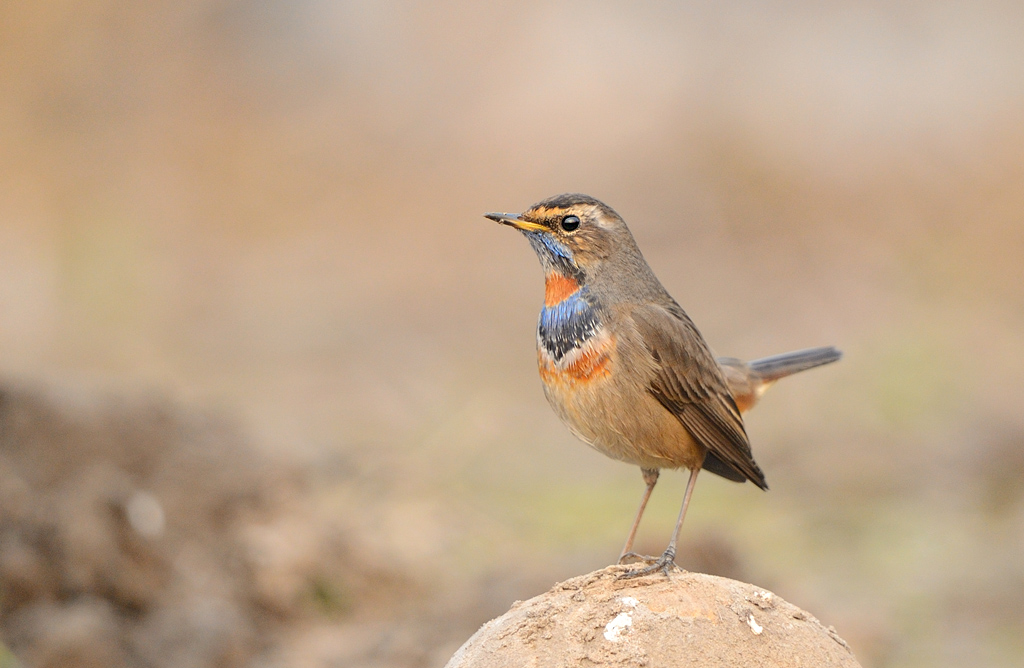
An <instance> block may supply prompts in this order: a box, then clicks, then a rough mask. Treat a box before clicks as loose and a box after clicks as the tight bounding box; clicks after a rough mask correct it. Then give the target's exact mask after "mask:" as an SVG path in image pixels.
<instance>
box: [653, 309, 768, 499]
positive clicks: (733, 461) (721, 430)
mask: <svg viewBox="0 0 1024 668" xmlns="http://www.w3.org/2000/svg"><path fill="white" fill-rule="evenodd" d="M633 320H634V322H636V325H637V328H638V329H639V331H640V334H641V336H642V337H643V340H644V342H645V343H646V345H647V349H648V350H649V351H650V353H651V355H652V356H653V357H654V361H655V363H656V365H657V371H656V372H655V377H654V379H653V380H652V381H651V385H650V387H649V388H648V389H649V391H650V393H651V394H652V395H654V397H655V398H656V399H657V400H658V401H659V402H661V405H662V406H664V407H665V408H666V409H668V410H669V411H670V412H671V413H672V414H673V415H675V416H676V417H677V418H678V419H679V421H680V422H682V424H683V426H684V427H686V430H687V431H689V432H690V435H691V436H693V438H694V439H695V440H696V441H697V442H698V443H700V444H701V445H703V446H704V447H705V448H707V451H708V453H707V458H706V460H705V462H704V468H705V469H707V470H709V471H711V472H712V473H717V474H718V475H721V476H723V477H725V478H729V479H730V480H737V481H742V480H744V479H746V480H749V481H751V482H752V483H754V484H755V485H757V486H758V487H760V488H761V489H768V485H767V483H766V482H765V479H764V474H763V473H762V472H761V469H760V468H759V467H758V466H757V463H756V462H754V456H753V454H752V453H751V452H750V443H749V441H747V433H746V431H745V430H744V429H743V418H742V417H740V411H739V409H738V408H737V407H736V402H735V401H734V400H733V398H732V394H730V393H729V388H728V386H727V385H726V382H725V378H724V377H723V376H722V372H721V370H720V369H719V368H718V363H717V362H716V361H715V358H714V356H713V355H712V354H711V351H710V350H709V349H708V346H707V344H706V343H705V342H704V338H703V337H702V336H701V335H700V332H698V331H697V328H696V327H695V326H694V324H693V322H692V321H691V320H690V318H689V316H687V315H686V313H685V312H683V310H682V309H681V308H679V306H678V305H676V304H671V305H670V306H668V307H662V306H656V305H648V306H643V307H640V308H638V309H636V310H635V311H634V312H633Z"/></svg>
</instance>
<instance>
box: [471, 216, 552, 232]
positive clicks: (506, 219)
mask: <svg viewBox="0 0 1024 668" xmlns="http://www.w3.org/2000/svg"><path fill="white" fill-rule="evenodd" d="M484 218H490V219H491V220H493V221H494V222H496V223H501V224H502V225H509V226H511V227H514V228H516V229H517V230H522V231H524V232H544V231H546V230H547V229H548V228H547V227H545V226H544V225H539V224H537V223H532V222H530V221H528V220H526V219H524V218H523V215H522V214H520V213H485V214H484Z"/></svg>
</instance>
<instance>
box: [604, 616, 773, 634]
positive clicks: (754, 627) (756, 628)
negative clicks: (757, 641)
mask: <svg viewBox="0 0 1024 668" xmlns="http://www.w3.org/2000/svg"><path fill="white" fill-rule="evenodd" d="M747 626H749V627H750V630H751V631H753V632H754V635H755V636H759V635H761V631H764V627H763V626H761V625H760V624H758V623H757V620H756V619H754V615H753V613H751V614H748V615H747ZM605 635H608V633H607V632H605Z"/></svg>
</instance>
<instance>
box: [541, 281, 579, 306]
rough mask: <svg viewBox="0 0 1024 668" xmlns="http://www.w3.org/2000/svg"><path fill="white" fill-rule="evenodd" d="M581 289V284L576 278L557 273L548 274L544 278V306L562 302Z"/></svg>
mask: <svg viewBox="0 0 1024 668" xmlns="http://www.w3.org/2000/svg"><path fill="white" fill-rule="evenodd" d="M579 289H580V284H579V283H577V282H576V279H574V278H569V277H568V276H563V275H562V274H556V273H551V274H548V275H547V277H546V278H545V279H544V306H554V305H556V304H561V303H562V302H563V301H565V300H566V298H567V297H569V296H570V295H572V294H575V293H576V291H577V290H579Z"/></svg>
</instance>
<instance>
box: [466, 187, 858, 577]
mask: <svg viewBox="0 0 1024 668" xmlns="http://www.w3.org/2000/svg"><path fill="white" fill-rule="evenodd" d="M485 215H486V217H487V218H490V219H491V220H494V221H497V222H499V223H502V224H504V225H509V226H511V227H514V228H516V229H517V230H519V231H520V232H522V233H523V234H524V235H525V236H526V238H527V240H529V242H530V245H531V246H532V247H533V250H534V251H535V252H536V253H537V257H539V258H540V263H541V266H542V267H543V269H544V307H543V309H541V312H540V320H539V322H538V324H537V362H538V364H539V367H540V377H541V380H542V381H543V384H544V394H545V395H546V396H547V399H548V402H549V403H550V404H551V407H552V408H553V409H554V411H555V413H557V414H558V417H560V418H561V419H562V421H563V422H564V423H565V424H566V425H567V426H568V427H569V430H570V431H571V432H572V433H573V434H575V435H576V436H577V437H579V438H580V439H581V440H582V441H584V442H585V443H587V444H589V445H590V446H592V447H594V448H595V449H597V450H598V451H600V452H602V453H604V454H605V455H608V456H609V457H612V458H614V459H618V460H620V461H624V462H628V463H631V464H636V465H638V466H639V467H640V470H641V472H642V473H643V479H644V482H645V483H646V484H647V488H646V490H645V491H644V493H643V497H642V499H641V501H640V508H639V509H638V511H637V514H636V519H635V520H634V521H633V526H632V528H631V529H630V531H629V535H628V537H627V538H626V544H625V546H624V547H623V549H622V553H621V555H620V557H619V562H620V563H621V562H622V561H623V560H624V559H626V558H627V557H631V556H632V557H639V555H635V554H633V553H632V552H631V550H632V547H633V539H634V538H635V536H636V530H637V527H638V526H639V525H640V519H641V518H642V517H643V513H644V508H645V507H646V506H647V501H648V499H649V498H650V496H651V492H652V491H653V490H654V485H655V483H657V481H658V474H659V471H660V470H661V469H663V468H669V469H678V468H686V469H689V471H690V477H689V480H688V482H687V484H686V492H685V494H684V496H683V504H682V508H681V509H680V511H679V518H678V520H677V521H676V526H675V530H674V531H673V532H672V539H671V541H670V542H669V544H668V548H667V549H666V550H665V552H664V554H662V555H661V557H660V558H657V559H654V558H646V557H640V558H641V559H643V560H645V561H648V562H650V565H649V566H648V567H646V568H640V569H636V570H632V571H629V572H627V573H626V574H625V576H626V577H634V576H638V575H644V574H647V573H654V572H657V571H659V570H660V571H663V572H664V573H665V574H666V575H667V574H668V572H669V569H670V568H672V567H673V566H674V565H675V553H676V542H677V540H678V538H679V530H680V528H681V527H682V525H683V519H684V518H685V517H686V509H687V507H688V506H689V504H690V496H691V495H692V494H693V487H694V483H695V482H696V480H697V473H699V472H700V470H701V469H702V468H703V469H707V470H708V471H710V472H712V473H715V474H717V475H720V476H722V477H724V478H727V479H729V480H734V481H736V482H745V481H747V480H749V481H751V482H752V483H754V484H755V485H757V486H758V487H760V488H761V489H764V490H767V489H768V484H767V483H766V482H765V478H764V473H762V472H761V469H760V467H758V465H757V463H756V462H755V461H754V457H753V454H752V453H751V450H750V443H749V441H748V440H747V434H746V430H745V429H744V427H743V417H742V413H743V412H744V411H746V410H747V409H749V408H751V407H752V406H753V405H754V404H755V403H756V402H757V400H758V399H759V398H760V396H761V394H762V393H763V392H764V391H765V390H766V389H768V387H769V386H770V385H771V384H772V383H774V382H775V381H776V380H778V379H779V378H782V377H784V376H788V375H790V374H792V373H796V372H798V371H803V370H804V369H809V368H812V367H815V366H819V365H822V364H827V363H829V362H834V361H835V360H837V359H839V357H840V353H839V351H837V350H836V349H835V348H814V349H810V350H802V351H797V352H792V353H786V354H783V355H778V356H775V357H768V358H765V359H761V360H756V361H753V362H750V363H749V364H745V363H743V362H741V361H739V360H736V359H731V358H722V359H718V360H716V359H715V357H714V355H713V354H712V352H711V349H710V348H709V347H708V344H707V343H705V341H704V337H703V336H701V334H700V332H699V331H698V330H697V327H696V326H695V325H694V324H693V321H692V320H690V318H689V316H687V315H686V312H685V311H683V309H682V308H681V307H680V306H679V304H677V303H676V302H675V300H674V299H672V297H671V296H669V294H668V292H667V291H666V290H665V288H664V287H662V285H661V283H660V282H659V281H658V279H657V278H656V277H655V276H654V272H652V271H651V268H650V267H649V266H648V265H647V261H646V260H644V257H643V255H642V254H641V253H640V249H639V248H637V245H636V242H635V241H634V240H633V235H632V234H630V231H629V229H628V228H627V227H626V223H625V222H624V221H623V220H622V218H621V217H620V216H619V215H618V214H617V213H615V211H613V210H612V209H611V207H609V206H608V205H606V204H604V203H602V202H599V201H598V200H596V199H594V198H593V197H588V196H587V195H580V194H566V195H557V196H555V197H552V198H550V199H546V200H544V201H543V202H540V203H538V204H534V205H533V206H531V207H530V208H529V209H527V210H526V211H524V212H523V213H518V214H514V213H488V214H485Z"/></svg>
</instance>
